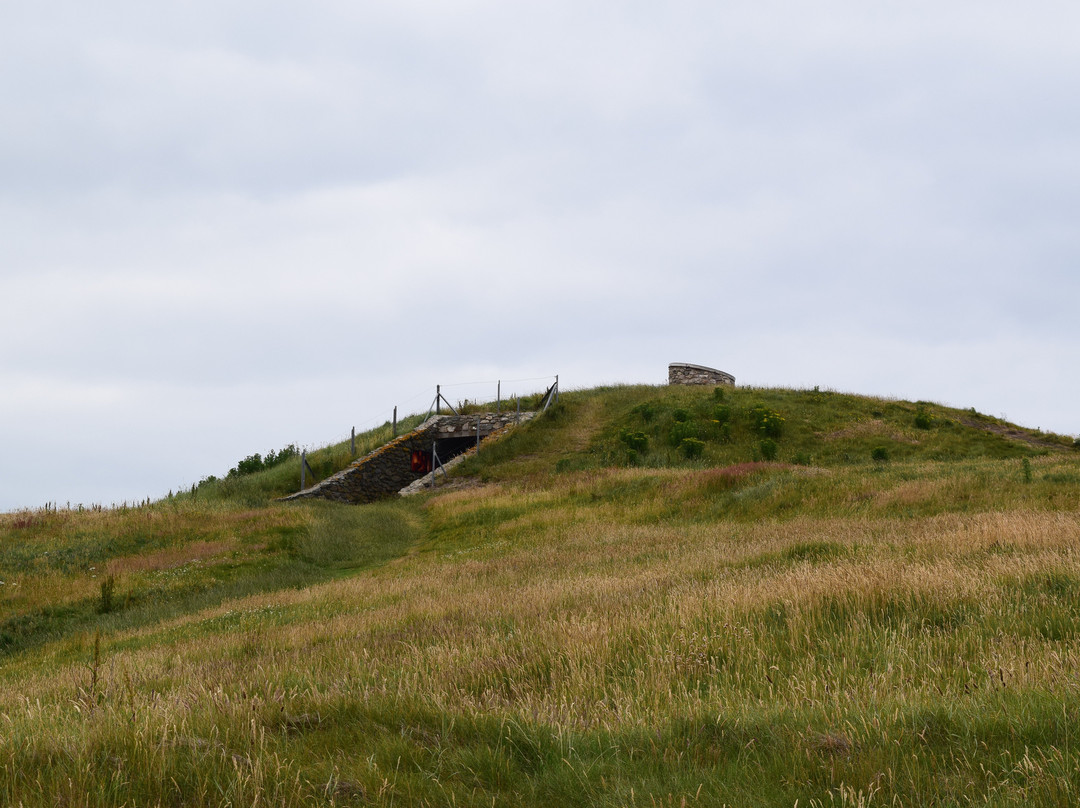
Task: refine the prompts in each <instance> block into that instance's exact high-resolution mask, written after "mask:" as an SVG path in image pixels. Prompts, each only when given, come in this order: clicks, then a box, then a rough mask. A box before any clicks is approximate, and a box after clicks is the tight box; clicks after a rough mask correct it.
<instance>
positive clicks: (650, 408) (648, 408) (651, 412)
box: [630, 401, 656, 423]
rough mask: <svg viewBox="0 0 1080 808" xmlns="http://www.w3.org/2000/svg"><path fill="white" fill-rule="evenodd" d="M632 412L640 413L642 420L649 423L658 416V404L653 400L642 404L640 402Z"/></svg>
mask: <svg viewBox="0 0 1080 808" xmlns="http://www.w3.org/2000/svg"><path fill="white" fill-rule="evenodd" d="M630 412H632V413H634V414H635V415H640V416H641V420H642V421H644V422H645V423H649V422H650V421H651V420H652V419H653V418H655V417H656V405H655V404H653V403H652V402H651V401H645V402H643V403H641V404H638V405H637V406H636V407H634V409H632V410H631V411H630Z"/></svg>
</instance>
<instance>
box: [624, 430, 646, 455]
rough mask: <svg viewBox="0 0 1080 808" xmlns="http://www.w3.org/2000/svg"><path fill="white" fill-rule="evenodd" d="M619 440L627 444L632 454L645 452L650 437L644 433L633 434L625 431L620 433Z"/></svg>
mask: <svg viewBox="0 0 1080 808" xmlns="http://www.w3.org/2000/svg"><path fill="white" fill-rule="evenodd" d="M619 440H621V441H622V442H623V443H625V444H626V447H627V448H628V449H630V451H632V452H635V453H636V452H644V451H645V449H646V448H647V447H648V445H649V436H648V435H646V434H645V433H644V432H631V431H630V430H629V429H624V430H622V432H620V433H619Z"/></svg>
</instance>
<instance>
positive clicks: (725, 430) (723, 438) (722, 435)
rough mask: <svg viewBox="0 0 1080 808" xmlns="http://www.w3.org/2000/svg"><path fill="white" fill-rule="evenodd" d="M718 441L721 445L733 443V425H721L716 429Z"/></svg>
mask: <svg viewBox="0 0 1080 808" xmlns="http://www.w3.org/2000/svg"><path fill="white" fill-rule="evenodd" d="M716 439H717V440H718V441H720V442H721V443H731V423H730V422H729V423H726V424H719V425H718V426H717V428H716Z"/></svg>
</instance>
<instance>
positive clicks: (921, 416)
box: [915, 410, 934, 429]
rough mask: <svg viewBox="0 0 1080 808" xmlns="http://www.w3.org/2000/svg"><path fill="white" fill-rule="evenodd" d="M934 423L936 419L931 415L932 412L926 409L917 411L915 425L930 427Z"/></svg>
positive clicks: (920, 427) (919, 427) (924, 427)
mask: <svg viewBox="0 0 1080 808" xmlns="http://www.w3.org/2000/svg"><path fill="white" fill-rule="evenodd" d="M933 425H934V419H933V418H931V417H930V413H928V412H927V411H926V410H919V411H918V412H917V413H915V426H916V427H917V428H918V429H929V428H930V427H932V426H933Z"/></svg>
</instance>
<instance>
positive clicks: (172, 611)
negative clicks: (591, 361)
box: [0, 388, 1080, 806]
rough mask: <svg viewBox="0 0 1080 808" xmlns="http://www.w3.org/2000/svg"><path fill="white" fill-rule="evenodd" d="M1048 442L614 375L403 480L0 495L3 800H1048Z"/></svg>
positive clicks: (1060, 633)
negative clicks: (19, 506) (448, 474)
mask: <svg viewBox="0 0 1080 808" xmlns="http://www.w3.org/2000/svg"><path fill="white" fill-rule="evenodd" d="M722 407H726V408H727V411H726V413H725V411H724V410H721V409H720V408H722ZM763 411H764V412H763ZM777 419H780V420H779V422H777ZM916 421H918V422H916ZM777 423H779V425H777ZM724 424H727V425H728V426H727V428H726V429H725V428H723V425H724ZM641 436H644V441H642V438H641ZM688 440H691V441H697V442H700V444H701V445H700V446H698V445H697V444H696V443H693V442H691V443H687V442H686V441H688ZM766 440H770V441H772V442H773V444H775V447H774V446H772V445H770V444H768V443H766V444H764V446H763V442H764V441H766ZM1071 446H1072V441H1071V440H1067V439H1063V438H1059V437H1056V436H1052V435H1044V434H1040V433H1035V432H1032V431H1028V430H1022V429H1020V428H1017V427H1014V426H1012V425H1008V424H1003V423H1001V422H999V421H997V420H996V419H990V418H987V417H985V416H980V415H978V414H976V413H972V412H970V411H957V410H947V409H945V408H941V407H938V406H936V405H933V404H928V403H920V404H911V403H906V402H890V401H881V400H875V399H867V398H860V397H857V396H846V395H840V394H835V393H818V392H798V391H769V390H744V389H734V390H732V389H726V390H724V392H723V397H722V398H718V397H717V396H716V394H714V392H713V391H712V390H711V389H707V390H700V389H669V388H615V389H610V390H597V391H584V392H580V393H572V394H565V395H564V396H563V397H562V401H561V402H560V404H559V405H558V406H557V407H555V408H554V409H553V410H550V411H549V412H548V413H547V414H546V415H545V416H543V417H542V418H540V419H538V420H537V421H535V422H533V423H531V424H529V425H527V426H524V427H522V428H521V429H519V430H518V431H516V432H514V433H512V434H511V435H509V436H507V437H506V438H504V439H503V440H501V441H499V442H498V443H496V444H492V445H489V446H484V447H483V448H482V449H481V452H480V454H479V456H478V457H476V458H474V459H472V460H469V461H467V463H466V464H464V465H463V466H462V467H460V469H459V470H458V472H457V473H456V474H455V475H454V476H453V477H452V478H451V486H448V487H447V488H444V489H442V490H439V491H436V492H435V493H433V494H429V495H425V496H421V497H418V498H414V499H411V500H403V501H392V502H387V503H381V504H377V505H374V506H363V507H348V506H340V505H331V504H326V503H323V504H319V503H314V504H313V503H304V504H299V505H291V506H284V505H281V504H275V503H273V502H271V501H270V497H269V496H268V495H265V494H264V495H263V496H262V499H259V498H258V496H256V494H257V493H258V491H260V490H261V489H260V487H259V486H260V484H259V483H258V480H256V479H252V480H251V481H250V482H249V483H248V486H249V487H247V488H245V489H244V490H242V491H238V492H234V496H233V498H231V499H230V498H229V497H228V496H225V495H220V494H219V495H218V496H217V497H216V498H214V499H213V500H212V501H208V500H210V498H209V497H202V498H200V495H199V492H197V494H196V497H195V498H194V499H192V498H191V497H190V495H189V496H188V497H187V498H186V499H184V500H174V501H173V502H163V503H156V504H154V505H152V506H150V507H149V508H142V509H129V510H127V511H110V512H103V513H93V514H66V513H64V512H60V513H50V514H15V515H7V516H4V517H0V578H4V579H5V580H6V581H7V583H8V584H10V583H14V584H15V590H18V592H19V594H18V595H16V596H14V597H12V595H11V591H12V590H8V589H6V588H5V589H4V590H3V594H2V595H0V597H3V598H4V600H3V601H0V602H2V603H3V604H4V606H5V608H6V609H8V610H9V612H8V613H9V614H14V615H15V618H20V616H21V617H22V618H25V617H26V616H27V615H35V616H34V617H33V620H36V621H38V623H39V625H38V626H37V628H26V629H25V630H23V633H22V634H20V633H19V631H20V629H17V628H13V627H12V626H11V625H9V626H8V628H7V631H8V632H9V634H10V635H11V636H14V637H22V638H23V639H21V640H17V641H14V642H12V641H10V640H9V642H8V645H7V646H6V650H0V653H2V654H3V657H2V659H3V664H2V669H0V803H4V804H13V805H18V804H20V802H21V803H22V804H24V805H27V806H31V805H56V804H64V805H95V806H96V805H109V806H118V805H140V806H141V805H215V806H216V805H256V804H259V805H261V804H270V805H366V804H375V805H392V804H393V805H455V804H458V805H477V806H479V805H485V806H486V805H492V804H495V805H533V804H538V805H539V804H543V805H682V804H686V805H695V804H698V805H722V804H725V803H726V804H729V805H740V806H741V805H777V806H781V805H782V806H791V805H793V804H795V801H796V800H798V804H799V805H800V806H802V805H821V806H834V805H879V804H880V805H967V804H972V805H984V804H992V805H1020V804H1023V805H1045V806H1051V805H1054V806H1056V805H1067V804H1071V803H1073V802H1075V800H1076V794H1077V789H1078V788H1080V769H1078V765H1077V760H1078V758H1077V747H1076V743H1077V739H1076V737H1075V736H1076V721H1077V714H1078V711H1080V696H1078V694H1077V690H1076V688H1075V687H1074V684H1075V681H1074V680H1075V671H1076V668H1077V662H1078V651H1080V559H1078V556H1077V553H1076V548H1077V541H1078V539H1080V515H1078V513H1077V505H1078V503H1080V493H1078V489H1080V453H1078V452H1074V451H1073V450H1072V448H1071ZM882 448H883V449H884V450H885V451H884V453H882V452H880V451H875V450H877V449H882ZM767 454H768V455H772V456H771V457H768V456H766V455H767ZM259 473H260V474H270V473H273V469H270V470H265V471H263V472H259ZM201 493H202V494H206V493H208V492H207V491H202V492H201ZM46 552H47V553H48V556H45V553H46ZM91 566H92V567H94V570H93V571H91V570H90V569H89V568H90V567H91ZM102 569H104V570H105V571H106V572H107V573H108V574H109V575H110V576H111V577H112V579H113V585H112V586H113V588H112V590H111V594H110V599H111V603H110V608H109V610H103V609H102V605H103V600H104V590H103V589H102V587H101V580H102V579H101V577H100V573H101V570H102ZM94 574H98V576H99V577H97V578H94V577H92V576H93V575H94ZM245 586H246V587H247V588H246V589H245V588H244V587H245ZM28 593H29V594H28ZM20 598H21V600H20ZM64 604H67V606H63V605H64ZM61 607H63V608H66V609H68V611H69V613H59V612H58V613H55V614H54V613H53V612H50V611H49V609H57V610H61V611H62V609H61ZM27 619H29V618H27ZM9 620H10V618H9ZM31 622H32V621H31Z"/></svg>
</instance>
